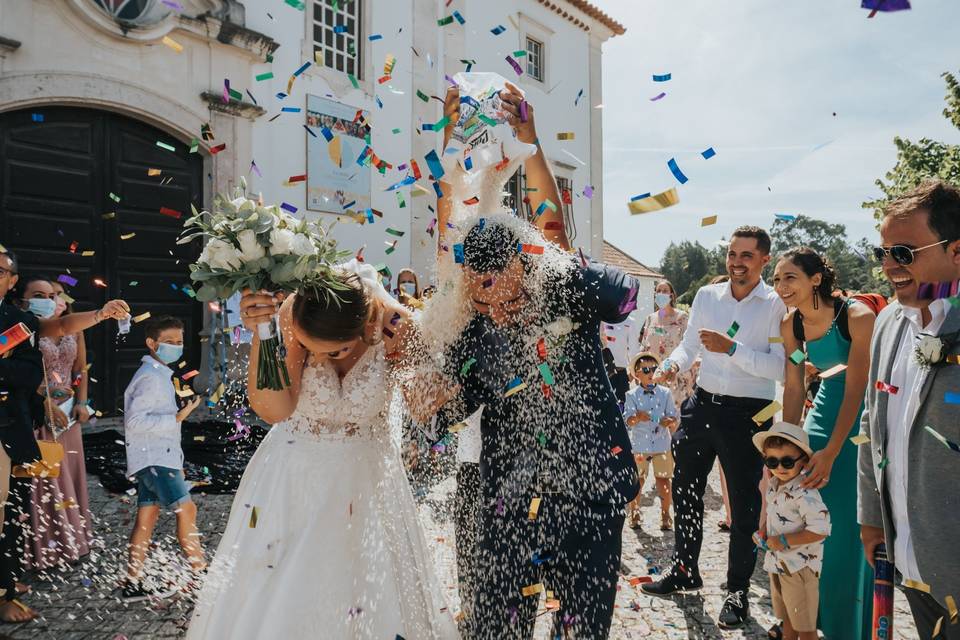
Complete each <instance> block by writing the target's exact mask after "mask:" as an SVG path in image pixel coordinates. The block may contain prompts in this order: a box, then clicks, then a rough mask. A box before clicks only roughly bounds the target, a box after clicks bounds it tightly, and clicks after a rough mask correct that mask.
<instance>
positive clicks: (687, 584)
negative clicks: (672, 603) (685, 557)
mask: <svg viewBox="0 0 960 640" xmlns="http://www.w3.org/2000/svg"><path fill="white" fill-rule="evenodd" d="M702 587H703V580H701V579H700V576H693V577H690V576H687V574H685V573H683V572H682V571H681V570H680V567H678V566H673V567H671V568H670V569H669V570H668V571H667V572H666V573H664V574H663V577H662V578H660V579H659V580H657V581H656V582H648V583H647V584H642V585H640V590H641V591H643V592H644V593H645V594H647V595H650V596H660V597H663V596H669V595H671V594H674V593H687V592H690V591H699V590H700V589H701V588H702Z"/></svg>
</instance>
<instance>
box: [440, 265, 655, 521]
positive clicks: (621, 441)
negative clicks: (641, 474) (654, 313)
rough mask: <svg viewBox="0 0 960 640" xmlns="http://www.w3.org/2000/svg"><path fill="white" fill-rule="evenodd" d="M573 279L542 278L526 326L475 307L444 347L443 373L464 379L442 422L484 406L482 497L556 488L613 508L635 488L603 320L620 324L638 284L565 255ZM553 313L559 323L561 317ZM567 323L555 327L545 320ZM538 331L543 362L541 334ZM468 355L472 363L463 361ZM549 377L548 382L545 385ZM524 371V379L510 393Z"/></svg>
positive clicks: (515, 496)
mask: <svg viewBox="0 0 960 640" xmlns="http://www.w3.org/2000/svg"><path fill="white" fill-rule="evenodd" d="M570 270H571V272H570V277H569V278H566V279H563V280H562V282H558V283H552V284H550V285H548V292H547V295H546V296H545V297H546V304H545V307H546V308H544V309H542V310H538V312H537V318H536V320H535V322H534V323H533V326H531V325H530V324H528V325H526V326H525V327H522V328H521V327H497V326H495V325H494V324H493V323H492V322H491V321H490V319H489V318H488V317H487V316H485V315H481V314H476V315H475V316H474V317H473V319H472V320H471V322H470V323H469V324H468V326H467V327H466V328H465V329H464V331H463V333H462V334H461V335H460V337H459V339H458V340H457V342H455V343H454V344H453V345H452V347H451V348H450V349H449V350H448V352H447V354H446V361H447V367H448V374H449V375H451V376H452V377H455V378H457V379H458V381H459V382H460V384H461V386H462V392H461V394H460V397H459V398H457V399H456V400H455V401H454V402H452V403H451V404H450V405H448V406H447V407H445V408H444V410H443V411H442V412H441V415H440V424H441V426H450V425H452V424H454V423H456V422H459V421H460V420H462V419H463V418H464V416H467V415H469V414H471V413H473V412H474V411H476V409H478V408H479V407H480V405H485V407H486V408H485V409H484V412H483V419H482V421H481V436H482V437H481V439H482V452H481V458H480V467H481V474H482V478H483V480H484V482H483V484H484V493H485V496H484V497H485V498H486V500H487V501H488V503H489V501H492V500H498V499H520V500H528V499H529V497H530V496H531V495H541V494H549V493H556V494H561V495H563V496H566V497H568V498H571V499H573V500H577V501H581V502H584V503H591V504H595V505H598V506H615V507H619V506H622V505H624V504H625V503H627V502H629V501H630V500H632V499H633V498H634V497H635V496H636V495H637V493H638V491H639V487H638V483H637V473H636V467H635V465H634V461H633V455H632V452H631V449H630V439H629V437H628V435H627V430H626V426H625V424H624V422H623V416H622V415H621V412H620V409H619V407H618V405H617V400H616V397H615V395H614V392H613V389H612V388H611V386H610V381H609V379H608V377H607V373H606V369H605V367H604V361H603V357H602V353H601V351H602V347H601V343H600V323H601V322H606V323H608V324H616V323H619V322H623V320H625V319H626V317H627V315H628V314H629V310H628V309H626V310H625V309H624V302H625V301H626V300H627V299H629V298H630V296H636V291H637V286H636V282H635V281H634V280H633V278H631V277H630V276H628V275H625V274H624V273H622V272H621V271H618V270H617V269H614V268H611V267H608V266H606V265H601V264H596V263H591V264H589V265H588V266H586V267H582V266H581V265H580V263H579V262H576V261H573V260H571V264H570ZM557 321H559V322H557ZM551 323H554V325H555V326H556V325H563V324H566V325H567V326H568V327H572V328H571V330H570V331H568V332H566V333H565V334H564V335H561V336H556V335H551V333H550V331H549V330H548V328H547V327H548V325H550V324H551ZM540 338H544V345H545V346H546V348H547V358H546V365H547V366H548V367H549V371H544V370H543V369H542V367H541V365H542V364H544V361H543V359H542V357H541V355H542V354H541V353H539V352H538V348H537V342H538V341H539V339H540ZM470 358H473V359H475V360H476V362H474V363H472V364H471V365H469V366H465V364H466V363H467V361H468V360H469V359H470ZM550 375H552V377H553V379H554V384H553V385H545V380H546V379H547V378H548V377H549V376H550ZM518 377H519V378H520V379H521V380H522V382H523V383H525V384H526V385H527V386H526V388H524V389H523V390H522V391H520V392H518V393H516V394H513V395H511V396H510V397H505V396H506V391H507V388H508V385H509V384H510V383H511V381H513V380H515V379H516V378H518Z"/></svg>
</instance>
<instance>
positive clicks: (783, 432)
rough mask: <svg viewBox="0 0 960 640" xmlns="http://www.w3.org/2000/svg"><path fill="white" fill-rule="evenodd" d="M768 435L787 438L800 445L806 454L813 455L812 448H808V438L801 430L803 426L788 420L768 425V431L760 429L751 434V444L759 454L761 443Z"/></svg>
mask: <svg viewBox="0 0 960 640" xmlns="http://www.w3.org/2000/svg"><path fill="white" fill-rule="evenodd" d="M770 436H778V437H780V438H783V439H784V440H788V441H789V442H792V443H793V444H795V445H797V446H798V447H800V449H801V450H802V451H803V452H804V453H805V454H807V456H812V455H813V449H811V448H810V438H809V437H807V432H806V431H804V430H803V427H798V426H797V425H795V424H790V423H789V422H777V423H775V424H774V425H773V426H772V427H770V430H769V431H761V432H759V433H755V434H753V446H755V447H756V448H757V451H759V452H760V453H761V454H762V453H763V443H764V442H766V441H767V438H769V437H770Z"/></svg>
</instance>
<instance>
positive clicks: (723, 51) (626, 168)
mask: <svg viewBox="0 0 960 640" xmlns="http://www.w3.org/2000/svg"><path fill="white" fill-rule="evenodd" d="M595 1H596V4H597V5H598V6H600V7H601V8H602V9H603V10H604V11H606V12H607V13H608V14H609V15H611V16H612V17H613V18H615V19H617V20H618V21H620V22H621V23H622V24H624V26H626V28H627V33H626V34H625V35H623V36H618V37H616V38H614V39H612V40H610V41H608V42H607V43H606V45H605V46H604V57H603V87H604V90H603V113H604V119H603V129H604V131H603V137H604V236H605V237H606V238H607V239H610V240H613V241H614V244H616V245H618V246H620V248H622V249H624V250H626V251H627V252H629V253H630V254H631V255H633V256H634V257H636V258H637V259H639V260H641V261H642V262H644V263H646V264H648V265H650V266H656V265H658V264H659V262H660V257H661V256H662V254H663V250H664V249H665V248H666V247H667V245H668V244H670V242H671V241H674V242H678V241H681V240H685V239H689V240H697V241H699V242H700V243H701V244H704V245H706V246H712V245H714V244H715V243H716V242H717V240H719V239H720V238H721V237H722V236H729V233H730V231H732V230H733V229H734V228H735V227H737V226H738V225H740V224H759V225H763V226H769V225H770V224H771V223H772V221H773V215H774V214H775V213H792V214H798V213H802V214H804V215H807V216H810V217H815V218H819V219H822V220H828V221H830V222H841V223H843V224H845V225H846V226H847V232H848V235H849V236H850V237H852V238H854V239H857V238H860V237H863V236H866V237H868V238H870V239H871V240H875V239H876V232H875V230H874V221H873V219H872V217H871V215H870V212H869V211H867V210H865V209H861V207H860V203H861V202H863V201H864V200H868V199H871V198H873V197H875V196H877V195H879V190H878V189H877V188H876V186H875V185H874V181H875V180H876V179H877V178H878V177H881V176H882V175H883V174H884V173H885V172H886V171H887V170H889V169H890V168H892V167H893V165H894V163H895V161H896V152H895V148H894V146H893V137H894V136H895V135H900V136H902V137H906V138H910V139H919V138H921V137H929V138H932V139H936V140H942V141H946V142H950V143H960V132H958V131H957V130H956V129H954V128H953V127H952V126H951V125H950V123H949V122H947V120H946V119H945V118H944V117H943V116H942V115H941V112H942V110H943V107H944V102H943V97H944V95H945V93H946V91H945V88H944V83H943V79H942V78H940V74H941V73H942V72H944V71H948V70H949V71H952V72H954V73H957V72H958V71H960V38H957V36H956V29H955V27H956V25H957V24H958V19H960V2H957V1H956V0H914V2H913V3H912V4H913V9H912V10H911V11H902V12H896V13H886V14H883V13H881V14H878V15H877V16H876V17H875V18H873V19H872V20H868V19H867V14H868V12H867V11H865V10H863V9H860V8H859V4H860V0H800V1H792V2H791V1H788V0H735V1H734V2H717V1H716V0H595ZM665 73H671V74H672V76H673V77H672V79H671V80H670V81H669V82H664V83H657V82H653V80H652V75H653V74H665ZM661 91H665V92H666V93H667V96H666V97H665V98H663V99H661V100H659V101H657V102H650V100H649V99H650V98H651V97H653V96H656V95H657V94H658V93H660V92H661ZM834 113H836V116H834V115H833V114H834ZM825 143H829V144H826V146H822V147H821V146H820V145H824V144H825ZM708 147H713V148H714V149H715V150H716V152H717V155H716V156H715V157H713V158H712V159H710V160H704V159H703V158H701V156H700V152H701V151H703V150H704V149H706V148H708ZM818 147H820V148H818ZM672 157H675V158H676V160H677V163H678V165H679V166H680V168H681V170H682V171H683V172H684V173H685V174H686V175H687V177H688V178H689V182H687V183H686V184H685V185H683V186H679V185H678V182H677V181H676V179H675V178H674V177H673V175H672V174H671V173H670V170H669V169H668V168H667V161H668V160H669V159H670V158H672ZM673 186H678V189H679V192H680V204H678V205H676V206H674V207H671V208H669V209H665V210H663V211H659V212H655V213H650V214H644V215H639V216H631V215H630V214H629V212H628V210H627V204H626V203H627V201H628V200H629V199H630V197H631V196H634V195H638V194H641V193H646V192H653V193H657V192H659V191H663V190H665V189H667V188H669V187H673ZM708 215H717V216H719V218H718V221H717V224H715V225H713V226H710V227H701V226H700V220H701V218H703V217H705V216H708Z"/></svg>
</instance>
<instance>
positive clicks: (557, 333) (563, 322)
mask: <svg viewBox="0 0 960 640" xmlns="http://www.w3.org/2000/svg"><path fill="white" fill-rule="evenodd" d="M579 326H580V325H579V324H577V323H576V322H574V321H573V320H571V319H570V318H569V317H568V316H563V317H562V318H557V319H556V320H554V321H553V322H551V323H550V324H548V325H547V326H545V327H544V330H545V331H546V332H547V333H548V334H549V335H550V336H551V337H553V338H561V337H563V336H565V335H567V334H568V333H570V332H571V331H573V330H574V329H576V328H577V327H579Z"/></svg>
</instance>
